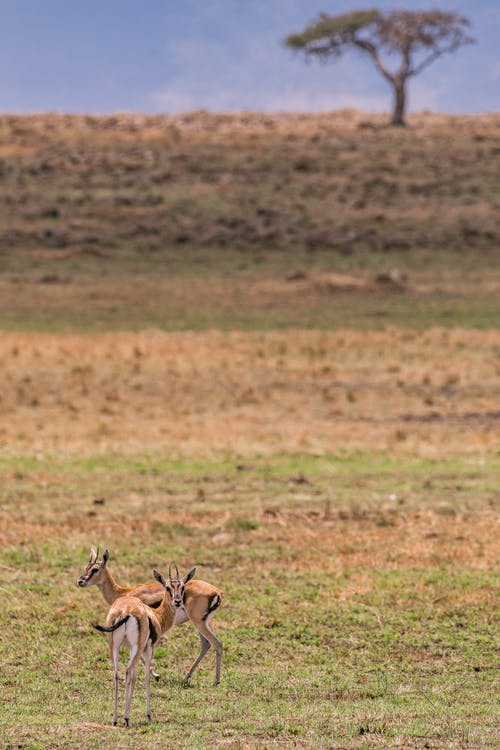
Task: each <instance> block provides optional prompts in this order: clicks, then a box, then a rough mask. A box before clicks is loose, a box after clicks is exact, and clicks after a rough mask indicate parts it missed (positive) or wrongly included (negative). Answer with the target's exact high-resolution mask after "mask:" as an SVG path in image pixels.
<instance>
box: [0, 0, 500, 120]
mask: <svg viewBox="0 0 500 750" xmlns="http://www.w3.org/2000/svg"><path fill="white" fill-rule="evenodd" d="M367 7H368V8H369V7H378V8H380V9H394V8H405V9H408V10H428V9H435V8H437V9H439V10H454V11H458V12H460V13H462V14H463V15H465V16H467V17H468V18H469V20H470V21H471V22H472V24H473V27H472V30H471V33H472V34H473V36H475V37H476V39H477V44H475V45H471V46H468V47H464V48H463V49H461V50H459V51H458V52H457V53H455V54H453V55H447V56H445V57H443V58H441V59H440V60H439V61H438V62H436V63H435V64H434V65H432V66H431V67H430V68H428V69H427V71H426V72H425V73H423V74H422V75H421V76H419V77H418V78H415V79H414V80H413V81H412V82H411V85H410V89H409V91H410V111H421V110H423V109H430V110H433V111H443V112H456V113H469V112H471V113H472V112H492V111H500V52H499V50H500V0H429V2H427V1H426V0H401V2H394V1H393V0H392V1H391V0H378V2H377V0H368V2H363V1H361V2H358V0H84V1H81V0H0V111H1V112H23V113H24V112H40V111H57V112H90V113H111V112H118V111H121V112H123V111H129V112H149V113H155V112H165V113H169V114H173V113H177V112H182V111H186V110H192V109H201V108H206V109H210V110H212V111H223V112H231V111H238V110H243V109H248V110H266V111H284V110H295V111H296V110H300V111H317V110H331V109H339V108H343V107H356V108H359V109H362V110H364V111H367V112H375V111H388V110H389V108H390V92H389V88H388V85H387V83H386V82H385V81H384V80H383V79H382V78H381V77H380V76H379V74H377V73H376V72H375V71H374V69H373V68H372V66H371V64H370V62H369V61H368V60H365V59H364V58H363V57H362V56H361V55H359V54H355V53H350V54H349V55H346V56H345V57H343V58H342V60H341V61H340V62H336V63H330V64H328V65H320V64H318V63H311V64H306V63H304V61H303V59H302V58H300V57H298V56H295V55H293V54H292V53H291V52H290V51H289V50H287V49H285V48H284V47H283V45H282V44H281V40H282V39H283V37H284V36H286V35H287V34H288V33H290V32H292V31H300V30H301V29H302V28H303V27H304V26H305V24H306V23H307V22H309V21H310V20H312V19H314V18H315V17H316V16H317V14H318V12H319V11H321V10H323V11H325V12H327V13H332V14H335V13H342V12H346V11H349V10H354V9H359V8H367Z"/></svg>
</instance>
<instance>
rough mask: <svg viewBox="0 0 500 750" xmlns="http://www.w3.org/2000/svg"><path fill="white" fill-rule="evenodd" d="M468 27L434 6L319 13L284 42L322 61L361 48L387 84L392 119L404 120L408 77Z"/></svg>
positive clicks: (464, 37)
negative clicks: (417, 9)
mask: <svg viewBox="0 0 500 750" xmlns="http://www.w3.org/2000/svg"><path fill="white" fill-rule="evenodd" d="M468 26H470V22H469V21H468V19H467V18H464V17H463V16H460V15H458V14H457V13H445V12H443V11H439V10H433V11H427V12H425V11H420V12H412V11H405V10H401V11H391V12H388V13H382V12H380V11H378V10H361V11H355V12H353V13H345V14H343V15H338V16H330V15H327V14H326V13H320V15H319V18H318V19H317V20H316V21H313V22H312V23H310V24H309V25H308V26H306V28H305V29H304V30H303V31H302V32H300V33H298V34H290V36H288V37H286V39H285V40H284V41H285V44H286V45H287V46H288V47H290V48H291V49H293V50H296V51H298V52H303V53H304V54H305V56H306V58H308V59H311V58H315V57H316V58H319V59H320V60H322V61H327V60H328V59H330V58H332V57H340V55H341V54H342V53H343V52H344V51H346V50H348V49H358V50H361V52H363V53H364V54H365V55H368V56H369V57H370V59H371V60H372V62H373V63H374V65H375V67H376V69H377V70H378V71H379V73H381V74H382V75H383V76H384V78H385V79H386V80H387V81H388V82H389V84H390V85H391V87H392V90H393V95H394V106H393V111H392V121H391V122H392V124H393V125H404V124H405V119H404V118H405V111H406V101H407V83H408V79H409V78H412V77H413V76H416V75H418V74H419V73H421V72H422V71H423V70H424V69H425V68H427V67H428V66H429V65H431V63H433V62H434V61H435V60H437V59H438V58H439V57H441V55H444V54H446V53H447V52H454V51H455V50H457V49H458V48H459V47H461V46H462V45H464V44H470V43H471V42H473V41H474V40H473V39H472V37H470V36H468V34H467V33H466V29H467V27H468ZM394 58H396V60H397V62H396V64H395V65H394V63H393V60H394ZM390 63H392V64H393V66H394V67H393V68H392V69H391V68H390V67H389V64H390Z"/></svg>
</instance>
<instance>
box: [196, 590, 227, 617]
mask: <svg viewBox="0 0 500 750" xmlns="http://www.w3.org/2000/svg"><path fill="white" fill-rule="evenodd" d="M221 601H222V599H221V597H220V596H219V594H214V595H213V597H212V599H211V601H210V604H209V607H208V609H207V611H206V612H205V614H204V615H203V617H202V618H201V619H202V620H206V619H207V617H208V615H211V614H212V612H215V610H216V609H217V607H219V606H220V603H221Z"/></svg>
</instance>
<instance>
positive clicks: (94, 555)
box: [89, 547, 97, 563]
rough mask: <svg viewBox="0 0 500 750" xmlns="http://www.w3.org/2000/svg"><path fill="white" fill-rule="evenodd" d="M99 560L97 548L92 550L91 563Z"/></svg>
mask: <svg viewBox="0 0 500 750" xmlns="http://www.w3.org/2000/svg"><path fill="white" fill-rule="evenodd" d="M96 560H97V551H96V549H95V547H91V548H90V556H89V563H94V562H95V561H96Z"/></svg>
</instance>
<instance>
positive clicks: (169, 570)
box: [168, 564, 172, 581]
mask: <svg viewBox="0 0 500 750" xmlns="http://www.w3.org/2000/svg"><path fill="white" fill-rule="evenodd" d="M168 578H169V580H170V581H171V580H172V565H171V564H170V565H169V566H168Z"/></svg>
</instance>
